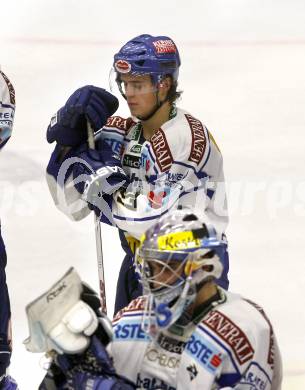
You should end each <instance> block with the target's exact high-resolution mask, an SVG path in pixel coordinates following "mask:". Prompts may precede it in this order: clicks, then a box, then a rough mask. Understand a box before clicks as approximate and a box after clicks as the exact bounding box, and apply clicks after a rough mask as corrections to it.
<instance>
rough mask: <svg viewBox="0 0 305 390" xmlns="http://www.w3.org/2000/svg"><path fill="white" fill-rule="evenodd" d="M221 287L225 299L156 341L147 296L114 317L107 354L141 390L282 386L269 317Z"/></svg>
mask: <svg viewBox="0 0 305 390" xmlns="http://www.w3.org/2000/svg"><path fill="white" fill-rule="evenodd" d="M221 291H222V296H223V300H222V302H219V303H218V305H215V306H214V307H212V308H211V310H209V311H208V312H207V313H206V314H205V315H203V317H202V318H201V320H200V321H199V322H198V323H197V324H194V323H192V322H191V323H190V324H189V325H187V326H186V327H185V329H184V332H185V333H184V334H183V335H181V334H180V335H176V334H173V333H172V332H169V331H166V332H164V333H159V334H158V333H157V334H156V336H155V337H154V339H152V338H151V337H150V336H149V335H148V334H147V333H146V332H145V331H144V330H143V326H142V320H143V310H144V306H145V298H144V297H140V298H137V299H135V300H134V301H132V302H131V303H130V304H129V306H128V307H126V308H125V309H123V310H122V311H120V312H119V313H118V314H117V315H116V317H115V318H114V320H113V329H114V338H113V342H112V343H111V344H110V345H109V347H108V348H109V353H110V354H111V355H112V357H113V359H114V365H115V368H116V370H117V372H118V373H119V374H121V375H125V376H127V377H128V378H129V379H130V380H132V381H134V382H135V383H136V384H137V387H138V388H139V389H164V390H185V389H190V390H192V389H193V390H195V389H196V390H202V389H206V390H209V389H210V390H216V389H226V390H229V389H236V390H237V389H238V390H280V389H281V378H282V365H281V357H280V353H279V349H278V345H277V341H276V338H275V335H274V332H273V329H272V326H271V323H270V321H269V320H268V318H267V317H266V315H265V313H264V311H263V310H262V309H261V308H260V307H259V306H258V305H256V304H255V303H253V302H251V301H248V300H246V299H244V298H242V297H241V296H239V295H237V294H233V293H230V292H225V291H224V290H221Z"/></svg>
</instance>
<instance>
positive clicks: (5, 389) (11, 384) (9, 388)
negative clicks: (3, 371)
mask: <svg viewBox="0 0 305 390" xmlns="http://www.w3.org/2000/svg"><path fill="white" fill-rule="evenodd" d="M0 389H1V390H18V385H17V382H16V381H15V380H14V379H13V378H12V377H11V376H10V375H8V376H5V377H4V378H3V379H2V381H1V382H0Z"/></svg>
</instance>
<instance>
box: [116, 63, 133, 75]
mask: <svg viewBox="0 0 305 390" xmlns="http://www.w3.org/2000/svg"><path fill="white" fill-rule="evenodd" d="M114 67H115V69H116V70H117V71H118V72H119V73H129V72H130V70H131V64H130V63H129V62H128V61H125V60H118V61H116V63H115V64H114Z"/></svg>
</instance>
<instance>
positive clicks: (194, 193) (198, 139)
mask: <svg viewBox="0 0 305 390" xmlns="http://www.w3.org/2000/svg"><path fill="white" fill-rule="evenodd" d="M98 139H103V140H106V142H107V143H109V144H111V146H112V148H113V150H114V151H116V152H118V153H119V154H120V155H121V157H122V167H123V169H124V171H125V172H126V173H127V175H128V176H129V178H130V180H131V184H130V185H129V187H128V189H127V190H123V191H117V192H116V193H115V194H114V196H113V199H112V203H111V205H110V208H111V210H110V213H111V216H112V223H113V225H115V226H117V227H118V228H119V229H121V230H123V231H125V232H127V233H128V235H130V236H132V237H135V238H139V237H140V236H141V235H142V234H143V232H144V231H145V230H147V229H148V228H149V227H150V226H151V225H152V224H153V223H155V222H156V221H157V219H158V218H159V217H160V216H161V215H163V214H164V213H166V212H167V211H168V210H169V209H171V208H172V207H176V206H177V205H178V204H179V205H182V206H183V207H185V206H189V207H191V208H192V209H193V210H195V209H196V211H197V212H200V211H201V212H202V213H203V212H205V213H206V214H207V215H208V216H209V217H210V219H211V222H212V223H213V224H214V226H216V228H218V231H219V232H223V231H224V230H225V228H226V225H227V221H228V216H227V204H226V195H225V188H224V175H223V162H222V155H221V153H220V150H219V148H218V146H217V145H216V143H215V141H214V139H213V137H212V135H211V134H210V133H209V131H208V130H207V128H206V127H205V126H204V125H203V124H202V123H201V122H200V121H199V120H198V119H196V118H194V117H193V116H192V115H190V114H189V113H188V112H186V111H184V110H182V109H179V108H178V109H176V108H175V109H174V113H173V115H172V116H171V119H169V120H168V121H167V122H166V123H164V124H163V125H162V126H161V128H160V129H158V130H157V131H156V132H155V133H154V135H153V136H152V137H151V139H150V140H149V141H148V140H145V139H144V137H143V134H142V127H141V124H140V123H139V122H134V121H133V120H132V118H128V119H123V118H121V117H118V116H114V117H110V118H109V119H108V121H107V124H106V125H105V126H104V127H103V128H102V129H101V130H100V131H99V133H98V134H97V140H98ZM51 170H52V169H50V171H51ZM55 171H56V169H55ZM47 180H48V184H49V188H50V191H51V193H52V196H53V199H54V201H55V204H56V205H57V206H58V208H59V209H60V210H61V211H63V212H64V213H66V214H67V215H68V216H69V217H70V218H72V219H75V220H77V219H82V218H84V217H85V216H86V215H88V213H89V210H88V207H87V205H86V203H85V202H84V201H83V200H81V199H80V195H79V194H78V192H77V191H76V190H75V189H74V190H73V180H72V175H71V177H70V178H69V179H68V180H67V182H66V185H65V186H64V187H63V188H60V186H58V183H57V182H56V181H57V177H56V175H55V174H53V175H52V174H48V175H47ZM63 192H64V194H63ZM61 199H62V200H64V201H61Z"/></svg>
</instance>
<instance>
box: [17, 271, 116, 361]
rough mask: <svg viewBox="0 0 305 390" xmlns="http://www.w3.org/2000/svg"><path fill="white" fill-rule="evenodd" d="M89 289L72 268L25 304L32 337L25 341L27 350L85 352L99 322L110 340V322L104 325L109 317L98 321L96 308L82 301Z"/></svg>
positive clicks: (60, 352) (62, 352)
mask: <svg viewBox="0 0 305 390" xmlns="http://www.w3.org/2000/svg"><path fill="white" fill-rule="evenodd" d="M86 289H88V287H86V288H85V287H84V285H83V284H82V282H81V280H80V278H79V276H78V274H77V272H76V271H75V270H74V269H73V268H70V269H69V271H68V272H67V273H66V274H65V275H64V276H63V277H62V278H61V279H60V280H59V281H58V282H57V283H55V284H54V285H53V286H52V287H51V288H50V289H49V290H48V291H47V292H46V293H44V294H43V295H41V296H40V297H39V298H37V299H36V300H35V301H33V302H32V303H30V304H29V305H28V306H27V307H26V314H27V317H28V325H29V330H30V336H29V338H28V339H26V340H25V341H24V344H25V346H26V348H27V350H28V351H30V352H48V351H51V350H54V351H56V352H57V353H58V354H64V353H66V354H77V353H82V352H83V351H85V350H86V349H87V348H88V346H89V344H90V336H91V335H92V334H93V333H94V332H96V331H97V330H98V327H99V325H100V327H101V328H104V327H105V329H106V330H104V329H103V331H104V332H105V333H106V334H107V335H108V340H109V339H110V338H111V334H110V332H111V331H110V329H111V325H108V326H106V325H105V323H108V322H109V320H108V319H107V318H105V317H102V318H101V320H99V319H98V316H97V314H96V312H95V311H94V309H92V308H91V307H90V306H89V305H88V304H87V303H86V302H84V301H83V300H82V293H83V292H84V290H86ZM86 291H87V290H86ZM91 291H92V290H91Z"/></svg>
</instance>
